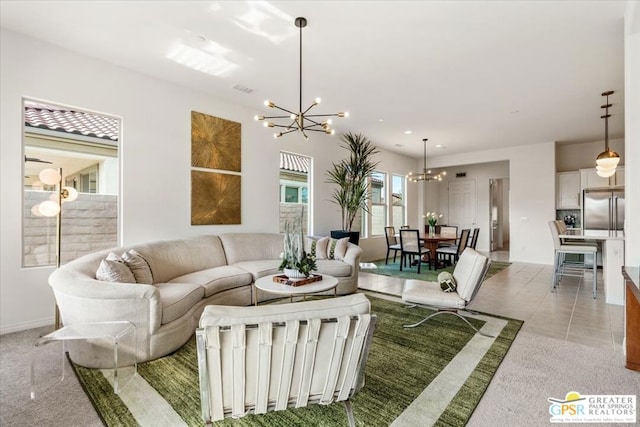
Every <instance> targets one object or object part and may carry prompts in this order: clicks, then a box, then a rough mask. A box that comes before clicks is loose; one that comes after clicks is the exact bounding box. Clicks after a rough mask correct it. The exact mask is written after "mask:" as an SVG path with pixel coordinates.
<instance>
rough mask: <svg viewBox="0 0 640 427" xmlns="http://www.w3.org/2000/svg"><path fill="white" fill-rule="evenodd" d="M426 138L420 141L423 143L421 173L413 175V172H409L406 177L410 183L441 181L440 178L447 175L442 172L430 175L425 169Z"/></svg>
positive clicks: (429, 171) (428, 170)
mask: <svg viewBox="0 0 640 427" xmlns="http://www.w3.org/2000/svg"><path fill="white" fill-rule="evenodd" d="M427 141H428V139H427V138H424V139H423V140H422V142H423V143H424V165H423V168H422V172H421V173H415V172H409V175H407V179H408V180H409V181H411V182H418V181H426V182H430V181H442V177H443V176H445V175H446V174H447V172H446V171H442V172H440V173H437V174H435V173H434V174H432V173H431V170H430V169H427Z"/></svg>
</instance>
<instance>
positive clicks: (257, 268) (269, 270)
mask: <svg viewBox="0 0 640 427" xmlns="http://www.w3.org/2000/svg"><path fill="white" fill-rule="evenodd" d="M281 262H282V261H281V260H279V259H275V260H258V261H241V262H236V263H235V264H233V266H234V267H238V268H240V269H242V270H245V271H248V272H249V273H251V276H253V280H254V281H255V280H256V279H259V278H261V277H264V276H268V275H269V274H278V273H280V270H279V267H280V263H281Z"/></svg>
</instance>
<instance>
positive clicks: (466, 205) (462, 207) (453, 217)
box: [448, 179, 477, 230]
mask: <svg viewBox="0 0 640 427" xmlns="http://www.w3.org/2000/svg"><path fill="white" fill-rule="evenodd" d="M476 211H477V203H476V181H475V179H465V180H460V181H458V180H456V181H452V182H449V220H448V224H449V225H457V226H458V230H461V229H463V228H474V227H475V225H476Z"/></svg>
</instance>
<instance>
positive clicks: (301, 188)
mask: <svg viewBox="0 0 640 427" xmlns="http://www.w3.org/2000/svg"><path fill="white" fill-rule="evenodd" d="M310 170H311V157H307V156H303V155H300V154H293V153H287V152H285V151H281V152H280V232H284V227H285V224H286V223H287V221H289V220H291V219H293V218H298V217H299V216H300V214H301V213H302V215H303V216H304V217H303V219H302V231H303V233H304V234H309V230H310V229H311V215H310V213H311V209H310V207H309V199H310V191H309V174H310Z"/></svg>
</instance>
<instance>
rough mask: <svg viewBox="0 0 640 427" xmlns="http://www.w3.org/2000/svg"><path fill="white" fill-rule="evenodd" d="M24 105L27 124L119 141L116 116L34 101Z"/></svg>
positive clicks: (25, 122)
mask: <svg viewBox="0 0 640 427" xmlns="http://www.w3.org/2000/svg"><path fill="white" fill-rule="evenodd" d="M24 105H25V107H24V124H25V126H31V127H35V128H41V129H49V130H52V131H56V132H65V133H74V134H77V135H84V136H91V137H95V138H100V139H106V140H109V141H118V137H119V131H120V128H119V123H118V122H119V120H118V119H116V118H113V117H107V116H103V115H96V114H91V113H88V112H86V111H74V110H70V109H68V108H65V107H61V106H54V105H49V104H43V103H39V102H32V101H26V102H25V103H24Z"/></svg>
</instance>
